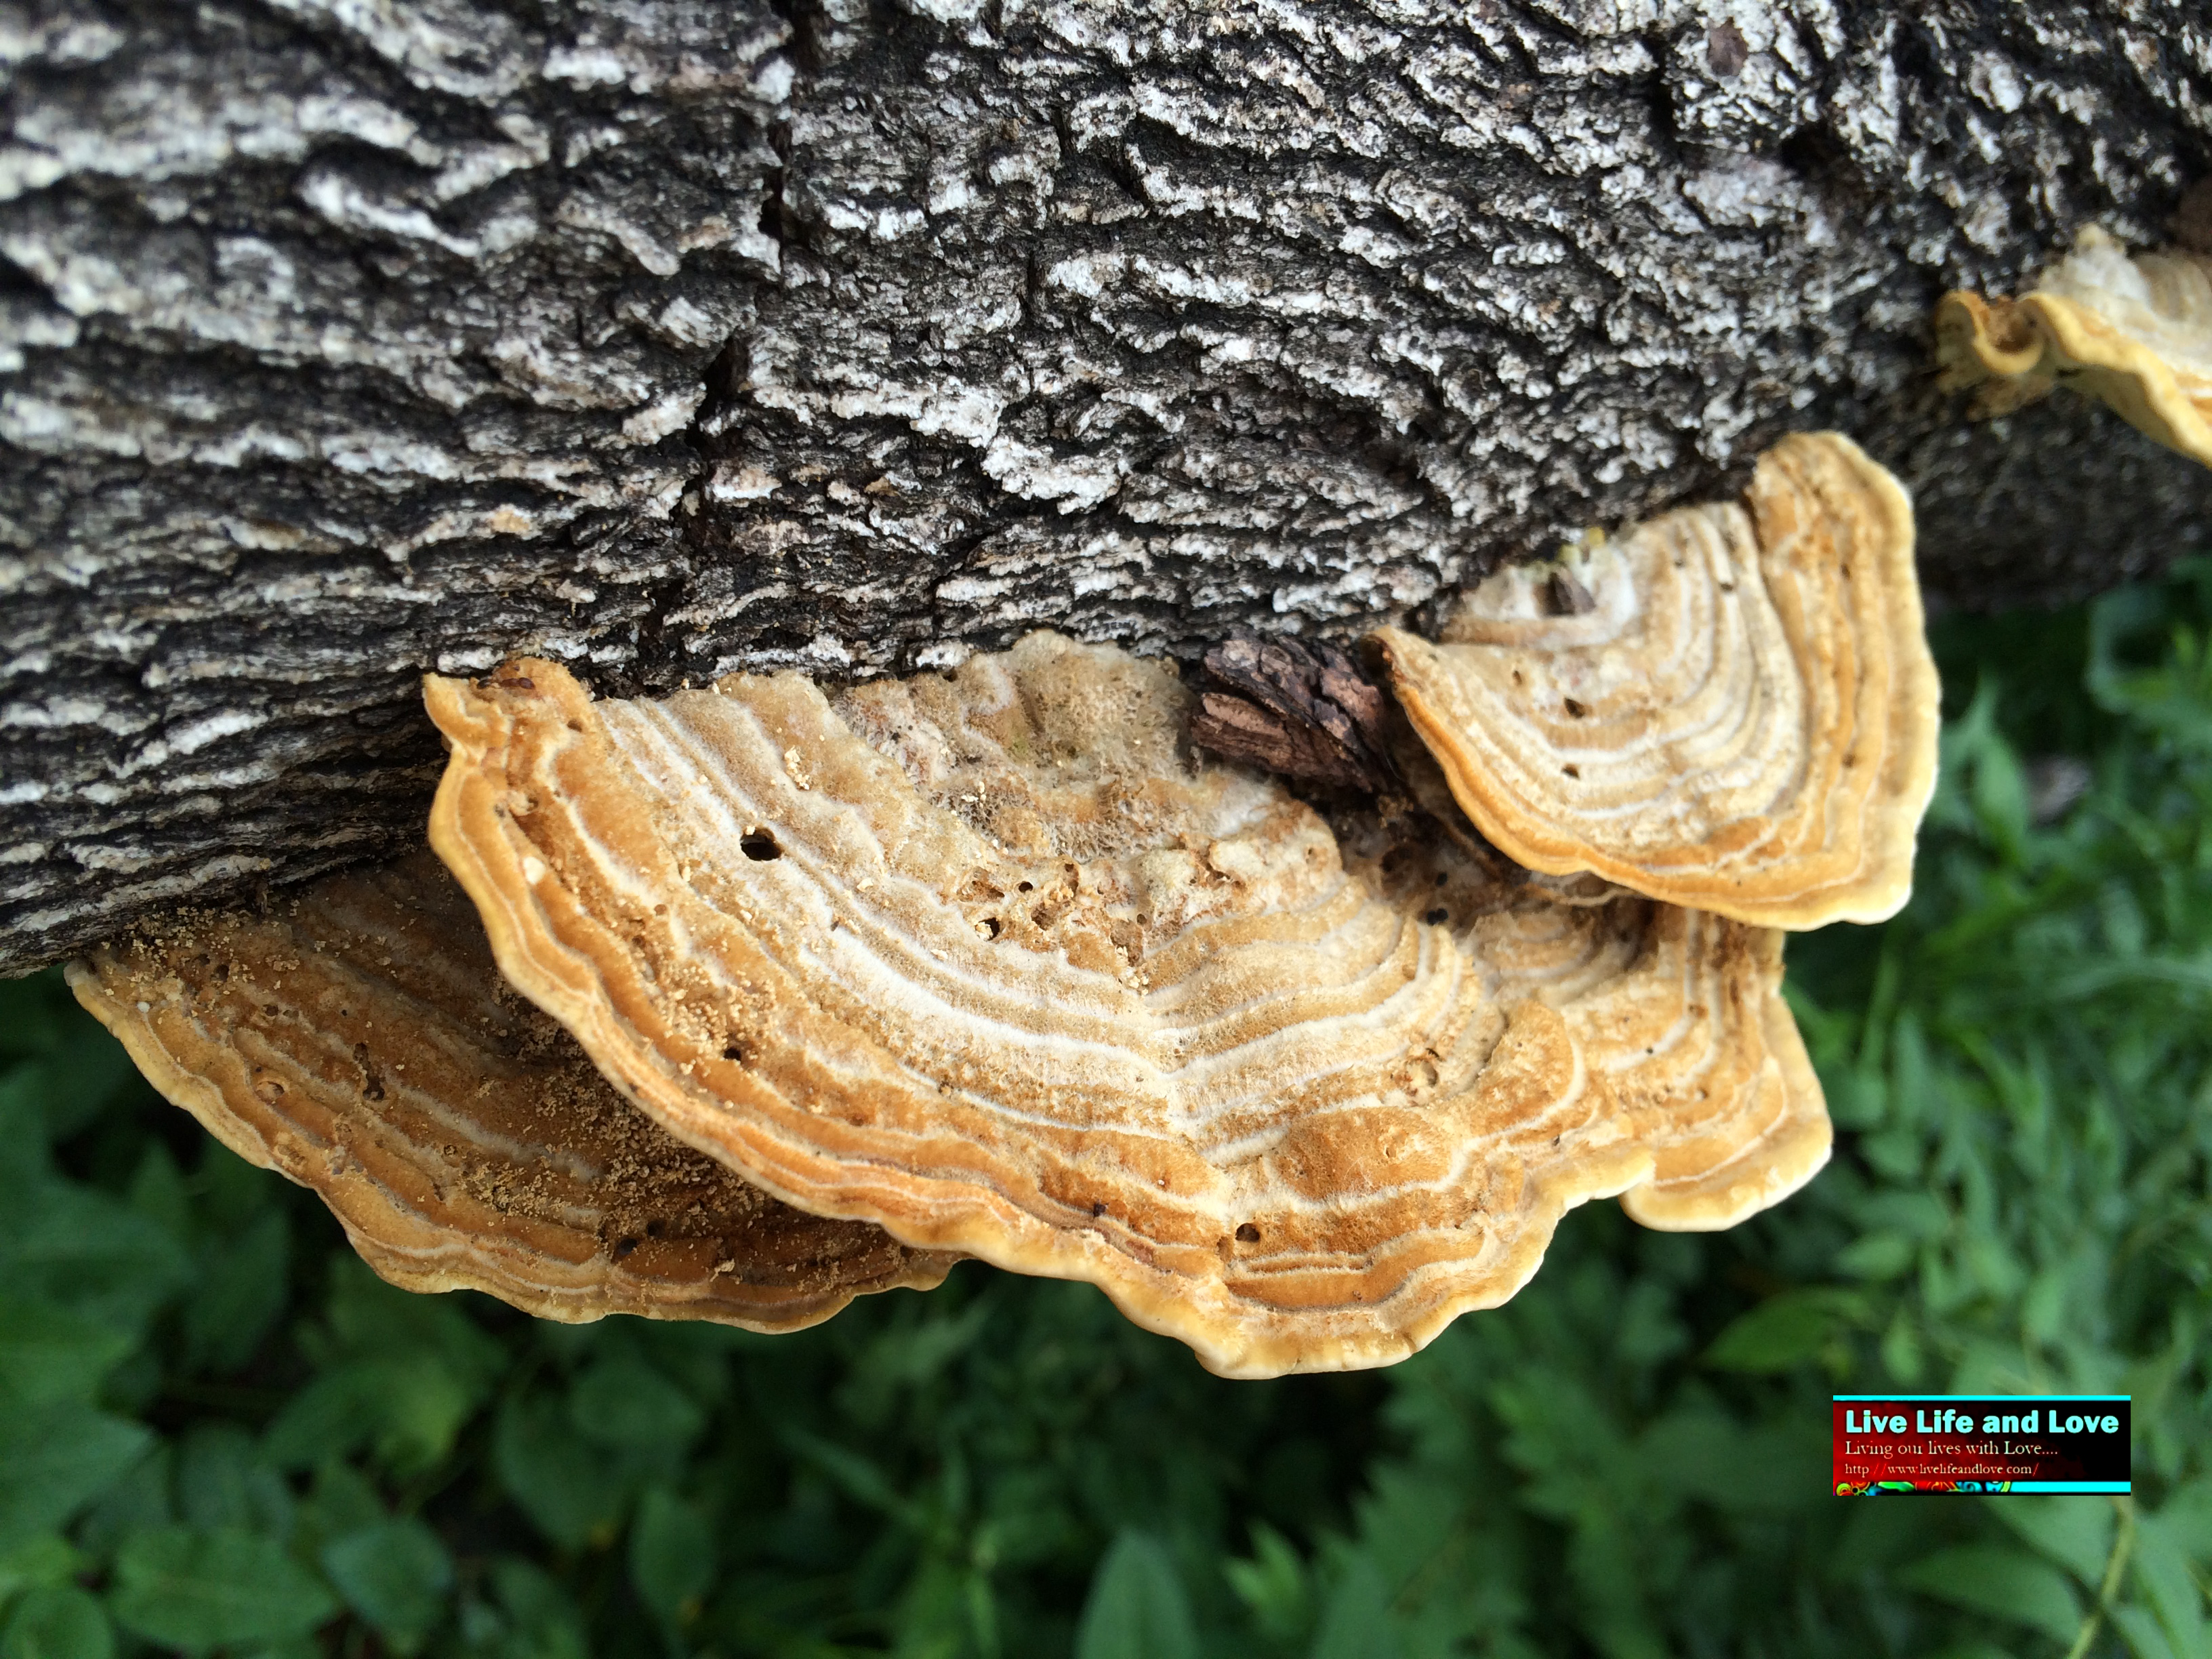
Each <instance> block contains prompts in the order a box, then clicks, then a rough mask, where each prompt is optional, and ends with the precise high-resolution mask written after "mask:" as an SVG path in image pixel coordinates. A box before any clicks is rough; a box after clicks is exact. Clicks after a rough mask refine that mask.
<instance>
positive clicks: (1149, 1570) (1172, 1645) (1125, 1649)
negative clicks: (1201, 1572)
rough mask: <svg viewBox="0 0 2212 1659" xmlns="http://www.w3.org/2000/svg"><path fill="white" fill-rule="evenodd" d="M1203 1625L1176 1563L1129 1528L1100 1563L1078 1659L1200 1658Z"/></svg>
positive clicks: (1085, 1612) (1078, 1645) (1078, 1638)
mask: <svg viewBox="0 0 2212 1659" xmlns="http://www.w3.org/2000/svg"><path fill="white" fill-rule="evenodd" d="M1198 1653H1199V1650H1198V1626H1197V1625H1196V1624H1195V1623H1194V1621H1193V1620H1192V1618H1191V1612H1190V1601H1189V1598H1188V1596H1187V1595H1185V1594H1184V1591H1183V1587H1182V1577H1180V1576H1179V1575H1178V1574H1177V1573H1176V1567H1175V1562H1174V1560H1173V1559H1170V1556H1169V1554H1168V1553H1167V1551H1166V1550H1165V1549H1164V1548H1163V1547H1161V1546H1160V1544H1159V1543H1158V1541H1155V1540H1154V1539H1152V1537H1150V1536H1149V1535H1147V1534H1144V1533H1141V1532H1124V1533H1122V1534H1121V1535H1120V1536H1119V1537H1117V1538H1116V1539H1115V1541H1114V1544H1113V1547H1111V1548H1110V1549H1109V1550H1108V1551H1107V1552H1106V1555H1105V1559H1103V1560H1102V1561H1100V1562H1099V1564H1098V1571H1097V1573H1096V1575H1094V1576H1093V1577H1092V1578H1091V1595H1090V1597H1089V1599H1087V1600H1086V1601H1085V1602H1084V1604H1083V1620H1082V1622H1081V1623H1080V1624H1079V1625H1078V1626H1077V1627H1076V1633H1075V1659H1198Z"/></svg>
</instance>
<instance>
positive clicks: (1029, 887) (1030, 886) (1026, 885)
mask: <svg viewBox="0 0 2212 1659" xmlns="http://www.w3.org/2000/svg"><path fill="white" fill-rule="evenodd" d="M1016 891H1018V892H1023V893H1034V892H1035V891H1036V883H1035V882H1033V881H1025V882H1023V883H1021V884H1019V885H1018V887H1017V888H1016Z"/></svg>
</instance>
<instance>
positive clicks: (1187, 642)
mask: <svg viewBox="0 0 2212 1659" xmlns="http://www.w3.org/2000/svg"><path fill="white" fill-rule="evenodd" d="M2175 15H2176V14H2172V13H2169V12H2168V11H2166V9H2160V8H2155V7H2153V6H2151V5H2149V4H2148V3H2120V0H2101V3H2096V4H2087V3H2062V0H1981V3H1963V0H1951V3H1929V0H1793V3H1789V4H1769V3H1762V0H1711V3H1706V4H1689V3H1685V0H1517V3H1508V0H1467V3H1462V4H1460V5H1456V6H1446V5H1441V4H1436V5H1431V4H1426V3H1422V0H1369V3H1365V4H1358V3H1354V0H1150V3H1146V4H1117V3H1113V0H1047V3H1042V4H1035V3H1024V0H984V3H976V0H908V3H907V5H906V7H905V9H893V8H892V7H890V5H888V4H884V3H871V0H829V3H826V4H820V5H818V6H817V5H813V4H811V3H810V4H808V5H806V6H803V7H802V8H801V9H797V10H795V11H790V12H785V11H779V10H776V9H771V8H770V7H769V6H765V5H762V4H758V3H751V0H737V3H731V0H537V3H532V0H498V3H496V4H495V3H489V0H202V3H199V4H198V5H197V6H185V5H178V4H173V3H168V0H142V3H138V4H135V5H133V4H131V3H129V0H42V3H41V0H33V5H32V9H29V10H24V9H19V8H18V6H16V5H9V6H4V7H0V67H4V72H5V73H6V75H7V76H8V77H9V78H8V85H7V93H6V100H7V101H6V111H7V117H8V121H9V128H10V137H9V141H8V143H7V144H6V146H5V148H4V149H0V256H4V263H0V442H4V443H5V445H6V446H7V447H8V452H7V456H6V465H5V468H4V472H0V604H4V606H5V612H4V617H5V619H4V623H0V646H4V650H0V659H4V661H0V896H3V902H0V969H26V968H28V967H31V966H34V965H36V964H38V963H42V962H45V961H48V960H51V959H52V958H54V957H57V956H58V955H61V954H64V953H66V952H67V951H70V950H71V949H73V948H76V947H77V946H79V945H82V944H84V943H86V942H88V941H89V940H91V939H95V938H97V937H99V936H100V935H102V934H104V933H108V932H110V931H112V930H113V929H115V928H116V927H119V926H121V925H122V924H124V923H125V922H126V921H129V920H130V919H131V918H132V917H134V916H135V915H139V914H141V913H142V912H144V911H146V910H149V909H150V908H157V907H160V906H161V905H165V904H168V903H173V902H176V901H177V900H178V899H179V897H181V896H185V895H187V894H191V895H197V896H206V897H210V898H211V897H215V896H221V895H224V894H227V893H231V892H235V891H237V890H240V888H242V887H244V886H246V885H249V884H252V883H254V882H257V881H276V880H280V879H289V878H296V877H301V876H304V875H307V874H309V873H312V872H314V871H317V870H319V869H322V868H325V867H328V866H331V865H333V864H336V863H339V862H343V861H346V860H351V859H354V858H357V857H361V856H364V855H367V854H371V853H374V852H379V851H383V850H386V849H389V848H393V847H395V846H398V845H400V844H403V843H405V842H412V841H414V840H416V839H417V838H418V837H419V836H420V834H421V825H422V814H423V811H424V809H425V805H426V803H427V799H428V790H429V787H430V786H431V783H432V781H433V780H434V777H435V770H436V765H437V759H438V754H437V749H436V745H435V740H434V738H433V736H432V734H431V732H430V730H429V727H428V725H427V723H426V722H425V720H423V718H422V714H421V710H420V706H419V702H418V699H417V693H416V678H417V676H419V675H420V674H421V673H422V672H423V671H425V670H437V671H443V672H447V673H453V672H465V671H471V670H478V669H482V668H485V667H488V666H489V665H492V664H494V663H495V662H497V661H498V660H500V659H501V658H502V657H503V656H505V655H507V653H512V652H517V651H530V652H535V653H542V654H550V655H555V656H558V657H562V658H564V659H569V660H570V661H572V662H574V664H576V665H578V666H579V668H580V670H582V671H585V672H586V673H587V674H588V675H589V676H591V677H592V678H593V679H594V680H595V681H596V682H597V683H598V684H600V685H601V686H602V687H603V688H605V689H607V690H617V691H629V690H637V689H641V688H665V687H671V686H674V685H676V684H679V683H682V682H684V681H686V680H689V681H692V682H698V681H702V680H704V679H706V678H708V677H711V676H714V675H717V674H720V673H724V672H727V671H731V670H732V669H737V668H763V667H771V666H777V665H797V666H799V667H803V668H805V669H807V670H809V671H814V672H817V673H820V674H824V675H832V676H843V675H852V674H860V673H870V672H875V671H884V670H894V669H906V668H910V667H913V666H915V665H928V664H932V663H943V662H945V661H949V660H952V659H955V658H956V657H957V655H958V654H959V653H961V652H963V650H965V649H968V648H972V647H989V646H993V645H995V644H998V643H1000V642H1003V641H1007V640H1009V639H1011V638H1012V637H1013V636H1015V635H1018V634H1019V633H1021V632H1023V631H1024V630H1025V629H1029V628H1031V627H1035V626H1038V625H1043V624H1050V625H1053V626H1057V627H1061V628H1066V629H1072V630H1073V631H1074V632H1076V633H1079V634H1082V635H1088V636H1091V637H1112V638H1118V639H1121V640H1125V641H1129V642H1131V643H1132V644H1133V645H1135V646H1136V647H1138V648H1139V649H1143V650H1167V651H1171V652H1175V653H1178V654H1181V655H1183V656H1185V657H1193V656H1195V655H1196V654H1197V653H1200V652H1201V651H1202V650H1203V649H1204V648H1205V646H1206V643H1207V642H1208V641H1212V640H1216V639H1218V638H1220V637H1222V636H1224V635H1227V634H1228V633H1230V632H1231V630H1232V629H1237V628H1239V627H1245V626H1251V627H1257V628H1261V629H1273V630H1276V631H1284V630H1291V631H1304V632H1308V633H1314V634H1318V635H1327V636H1331V637H1334V638H1337V639H1340V640H1348V639H1350V638H1352V637H1354V636H1356V635H1358V633H1359V632H1360V631H1361V630H1363V629H1366V628H1367V627H1369V626H1370V625H1372V624H1374V623H1377V622H1380V621H1383V620H1386V619H1401V618H1405V617H1408V616H1410V617H1413V620H1414V621H1415V622H1416V623H1417V624H1418V623H1419V620H1420V617H1421V615H1422V612H1423V608H1424V607H1425V606H1426V605H1429V604H1430V602H1431V601H1432V600H1433V599H1436V598H1437V596H1439V595H1441V594H1443V593H1444V592H1447V591H1448V590H1449V589H1450V588H1451V587H1453V586H1455V585H1456V584H1459V583H1462V582H1465V581H1468V580H1471V579H1474V578H1475V577H1478V576H1480V574H1483V573H1484V572H1486V571H1487V570H1488V569H1490V568H1493V567H1494V565H1495V564H1496V563H1497V562H1498V561H1500V560H1503V559H1510V558H1513V557H1516V556H1528V555H1530V554H1532V553H1541V552H1542V551H1544V550H1547V548H1548V547H1549V546H1550V545H1552V544H1553V542H1554V541H1555V540H1556V538H1558V537H1559V535H1560V534H1561V533H1562V532H1565V531H1566V530H1569V529H1571V528H1574V527H1577V526H1583V525H1587V524H1617V523H1619V522H1620V521H1621V520H1624V519H1626V518H1629V517H1632V516H1633V515H1637V514H1640V513H1650V512H1652V511H1654V510H1655V509H1658V508H1662V507H1667V506H1668V505H1672V504H1674V503H1677V502H1680V501H1689V500H1694V499H1698V498H1700V497H1711V496H1712V495H1716V494H1717V493H1719V492H1723V491H1726V490H1729V489H1734V488H1735V487H1737V486H1738V485H1739V484H1740V483H1741V480H1742V477H1744V475H1745V472H1746V470H1747V466H1748V465H1749V462H1750V460H1751V459H1752V458H1753V456H1754V455H1755V454H1756V453H1757V452H1758V451H1759V449H1760V448H1761V447H1764V446H1765V444H1767V443H1768V442H1770V441H1771V440H1772V439H1773V438H1775V437H1776V436H1778V435H1780V434H1781V433H1783V432H1785V431H1788V430H1791V429H1800V428H1816V427H1833V428H1840V429H1842V430H1843V431H1845V432H1847V433H1850V434H1851V435H1854V436H1856V437H1857V438H1858V439H1859V440H1860V441H1862V442H1863V443H1864V444H1866V445H1867V446H1868V447H1869V449H1870V450H1871V451H1872V452H1873V453H1875V455H1876V456H1877V457H1878V458H1879V459H1881V460H1883V461H1885V462H1887V464H1888V465H1891V466H1893V468H1895V469H1897V470H1898V471H1899V472H1900V473H1901V474H1902V475H1903V476H1904V477H1905V479H1906V481H1907V482H1908V483H1909V484H1910V485H1911V487H1912V489H1914V490H1915V492H1916V495H1917V500H1918V505H1919V514H1920V534H1921V549H1922V565H1923V574H1924V578H1925V580H1926V582H1927V584H1928V586H1929V591H1930V593H1931V594H1932V595H1933V596H1934V597H1935V598H1936V600H1937V601H1939V602H1941V603H1946V604H1952V605H1971V606H1994V605H2015V604H2023V603H2040V602H2047V601H2051V600H2057V599H2067V598H2071V597H2074V596H2075V595H2079V594H2081V593H2085V592H2091V591H2093V590H2095V589H2097V588H2100V587H2102V586H2106V585H2108V584H2110V583H2112V582H2114V581H2117V580H2122V579H2124V578H2126V577H2129V576H2133V575H2137V574H2144V573H2147V572H2149V571H2152V570H2154V569H2156V568H2158V567H2159V566H2160V564H2161V563H2162V562H2164V561H2165V559H2166V557H2167V556H2169V555H2170V554H2171V553H2172V552H2173V551H2174V550H2177V549H2178V548H2179V547H2182V546H2185V545H2187V544H2190V543H2191V541H2192V540H2196V541H2198V542H2201V541H2202V539H2203V535H2204V532H2205V530H2206V528H2207V526H2212V474H2208V473H2206V472H2205V471H2203V470H2201V469H2196V468H2192V467H2191V465H2189V464H2188V463H2186V462H2185V461H2182V460H2180V459H2178V458H2176V457H2173V456H2172V455H2169V454H2166V453H2165V452H2163V451H2160V450H2157V449H2155V448H2154V447H2152V446H2151V445H2149V444H2148V442H2147V441H2143V440H2142V439H2139V438H2137V437H2136V435H2134V434H2133V433H2132V432H2130V431H2129V430H2128V429H2127V428H2124V427H2123V426H2121V425H2120V424H2119V423H2118V422H2117V421H2115V420H2113V419H2112V418H2111V417H2109V416H2106V415H2104V414H2103V413H2102V412H2101V411H2100V410H2096V409H2094V408H2093V407H2092V406H2090V405H2088V404H2086V403H2083V402H2081V401H2080V400H2077V399H2073V398H2069V397H2067V396H2065V395H2063V394H2062V395H2060V396H2058V397H2055V398H2051V400H2049V401H2048V402H2046V403H2045V404H2039V405H2037V406H2035V407H2033V408H2031V409H2029V410H2025V411H2023V412H2021V413H2020V414H2018V415H2015V416H2011V417H2010V418H2008V420H2006V421H2003V422H1993V423H1990V424H1986V425H1974V424H1971V423H1968V422H1966V420H1965V418H1964V415H1963V411H1962V410H1960V409H1959V408H1958V407H1956V406H1954V405H1953V404H1950V403H1949V402H1948V401H1947V400H1946V399H1944V398H1941V397H1939V396H1938V395H1936V392H1934V391H1933V389H1932V387H1931V386H1930V381H1929V352H1928V338H1927V334H1926V319H1927V316H1928V313H1929V308H1930V307H1931V305H1932V304H1933V302H1934V301H1935V300H1936V296H1937V295H1939V294H1940V293H1941V292H1942V290H1943V289H1946V288H1948V287H1951V286H1954V285H1966V286H1973V287H1979V288H1982V289H1986V290H1990V291H1998V292H2005V291H2011V290H2013V289H2015V288H2016V287H2017V286H2018V285H2019V284H2020V283H2021V282H2022V281H2023V280H2024V279H2025V278H2026V277H2027V276H2029V275H2030V274H2031V273H2032V272H2033V270H2034V269H2035V268H2036V267H2037V266H2038V265H2039V264H2040V263H2041V262H2042V261H2043V260H2044V259H2045V258H2046V257H2048V256H2050V255H2051V254H2053V253H2055V252H2057V251H2058V250H2059V249H2060V248H2061V247H2062V246H2063V245H2064V244H2065V243H2066V242H2067V241H2068V240H2069V238H2070V237H2071V235H2072V234H2073V233H2074V232H2075V229H2077V228H2079V227H2080V226H2081V225H2083V224H2086V223H2089V222H2096V223H2100V224H2103V225H2105V226H2106V227H2107V228H2110V229H2112V231H2114V232H2115V233H2116V234H2118V235H2120V236H2121V237H2123V238H2124V239H2125V240H2129V241H2130V242H2134V243H2138V244H2154V243H2158V242H2160V241H2162V240H2165V239H2166V220H2167V218H2168V216H2170V215H2171V214H2172V211H2173V210H2174V208H2175V205H2176V204H2177V203H2178V201H2179V197H2180V196H2181V193H2182V191H2183V188H2184V186H2185V185H2186V184H2187V183H2188V182H2190V180H2191V179H2193V178H2194V177H2195V176H2197V174H2198V173H2203V172H2204V171H2206V170H2207V163H2208V159H2212V28H2208V27H2207V25H2206V24H2205V23H2204V22H2203V21H2201V20H2199V21H2175Z"/></svg>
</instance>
